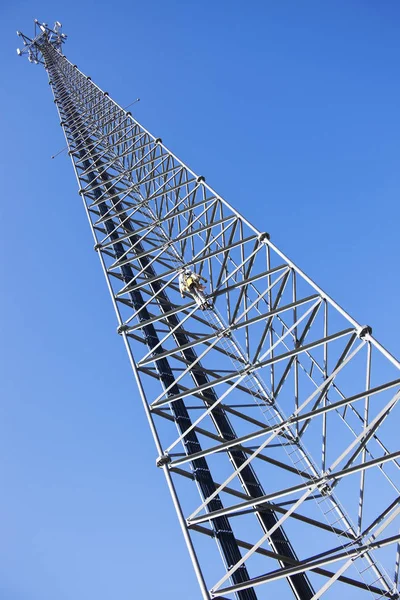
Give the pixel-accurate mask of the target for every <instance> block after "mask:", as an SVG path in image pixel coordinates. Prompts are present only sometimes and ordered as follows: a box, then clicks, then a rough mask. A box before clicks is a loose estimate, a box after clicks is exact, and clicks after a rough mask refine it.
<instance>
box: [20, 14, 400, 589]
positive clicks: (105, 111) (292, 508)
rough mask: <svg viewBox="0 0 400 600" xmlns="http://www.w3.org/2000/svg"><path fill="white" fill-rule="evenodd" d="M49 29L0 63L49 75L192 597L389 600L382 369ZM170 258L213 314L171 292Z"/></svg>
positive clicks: (313, 290) (391, 541)
mask: <svg viewBox="0 0 400 600" xmlns="http://www.w3.org/2000/svg"><path fill="white" fill-rule="evenodd" d="M60 29H61V25H60V24H59V23H58V22H57V23H56V24H55V26H54V28H53V29H51V28H49V27H48V26H47V25H46V24H40V23H38V22H37V21H35V35H34V38H33V39H30V38H28V37H27V36H25V35H23V34H20V33H19V35H20V36H22V38H23V41H24V48H23V50H22V51H21V50H18V53H19V54H25V53H26V54H28V56H29V59H30V60H31V61H32V62H35V63H41V64H43V65H44V67H45V69H46V71H47V73H48V76H49V83H50V85H51V88H52V90H53V94H54V102H55V104H56V106H57V109H58V111H59V114H60V119H61V125H62V127H63V129H64V133H65V137H66V140H67V144H68V149H69V155H70V156H71V159H72V163H73V166H74V170H75V174H76V177H77V180H78V184H79V194H80V195H81V197H82V200H83V204H84V207H85V211H86V214H87V217H88V220H89V223H90V227H91V231H92V234H93V237H94V240H95V250H96V251H97V253H98V256H99V259H100V262H101V265H102V268H103V271H104V275H105V277H106V281H107V285H108V289H109V292H110V295H111V298H112V302H113V306H114V309H115V312H116V315H117V319H118V333H119V334H120V335H121V337H122V339H123V342H124V344H125V347H126V350H127V352H128V356H129V360H130V364H131V367H132V370H133V373H134V376H135V379H136V383H137V386H138V389H139V395H140V398H141V401H142V404H143V407H144V410H145V412H146V415H147V419H148V423H149V426H150V430H151V433H152V435H153V438H154V442H155V444H156V448H157V453H158V459H157V466H158V467H159V469H160V470H161V471H162V472H163V473H164V476H165V479H166V481H167V485H168V488H169V491H170V494H171V497H172V501H173V503H174V506H175V509H176V513H177V515H178V519H179V522H180V526H181V529H182V532H183V536H184V539H185V542H186V545H187V548H188V551H189V553H190V557H191V560H192V563H193V566H194V569H195V572H196V576H197V579H198V582H199V585H200V589H201V596H202V598H204V599H210V598H226V599H227V598H239V599H240V600H256V599H257V598H259V599H261V598H282V599H284V598H292V597H293V596H294V597H295V598H298V599H299V600H309V599H311V598H312V599H313V600H317V598H321V597H322V596H323V597H324V598H326V599H337V598H338V597H339V595H340V594H342V597H343V598H345V599H349V598H351V599H353V598H354V599H358V598H370V597H374V598H399V597H400V594H399V587H398V571H399V555H400V553H399V552H400V551H399V541H400V535H399V513H400V495H399V468H400V463H399V458H400V451H399V450H396V444H395V442H396V441H397V432H396V421H395V419H396V418H398V410H399V408H398V407H397V402H398V400H399V398H400V391H399V388H400V376H399V368H400V363H399V362H398V361H397V360H396V359H395V358H394V357H393V356H391V354H389V352H387V351H386V350H385V349H384V348H383V347H382V346H381V345H380V344H379V342H377V341H376V340H375V339H374V338H373V336H372V330H371V328H370V327H368V326H361V325H359V323H357V321H355V320H354V319H353V318H352V317H350V316H349V315H348V314H347V313H346V312H345V311H344V310H343V309H342V308H341V307H340V306H338V304H337V303H335V302H334V301H333V300H332V299H331V298H330V297H329V296H328V295H327V294H326V293H324V292H323V291H322V290H321V289H320V288H319V287H318V286H317V285H316V284H315V283H314V282H313V281H312V280H311V279H310V278H309V277H307V275H305V274H304V273H303V272H302V271H301V270H300V269H299V268H298V267H297V266H296V265H295V264H294V263H293V262H292V261H291V260H289V259H288V258H287V257H286V256H285V255H284V254H283V253H282V252H281V251H280V250H279V249H278V248H277V247H276V246H275V245H274V244H273V242H272V241H271V240H270V237H269V235H268V234H267V233H263V232H260V231H258V230H257V228H255V227H254V226H253V225H252V224H251V223H249V222H248V221H247V220H246V219H245V218H244V217H242V216H241V215H240V214H239V213H238V212H237V211H236V210H235V209H234V208H233V207H231V206H230V205H229V204H228V203H227V202H226V201H225V200H224V199H223V198H222V197H221V196H220V195H219V194H217V193H216V192H215V191H214V190H213V189H212V188H211V187H210V186H209V185H208V183H206V181H205V178H204V177H202V176H198V175H197V174H196V173H194V172H193V171H192V170H191V169H189V168H188V167H187V166H186V165H185V164H184V163H182V162H181V161H180V160H179V159H178V158H177V157H176V156H175V155H174V154H172V153H171V152H170V151H169V150H168V149H167V148H166V147H165V145H164V144H163V142H162V140H161V139H159V138H158V139H156V138H154V137H153V136H152V135H151V134H150V133H149V132H148V131H146V129H144V128H143V127H142V126H141V125H140V124H139V123H138V122H137V121H136V120H135V119H134V118H133V116H132V115H131V113H130V112H127V111H126V110H124V109H122V108H121V107H120V106H119V105H118V104H116V103H115V102H114V101H113V100H112V99H111V98H110V97H109V95H108V93H107V92H103V91H102V90H101V89H100V88H99V87H98V86H97V85H95V84H94V83H93V82H92V81H91V79H90V77H87V76H85V75H84V74H83V73H82V72H81V71H79V69H78V68H77V66H76V65H72V64H71V63H70V62H69V61H68V60H67V58H66V57H65V56H64V55H63V54H62V43H63V42H64V39H65V35H64V34H61V33H60ZM183 266H190V267H191V268H192V269H193V270H195V271H196V272H197V273H199V274H202V275H205V276H206V277H207V279H208V292H209V297H210V298H211V299H212V300H213V302H214V306H215V309H214V310H207V311H203V312H202V311H199V309H198V308H197V305H196V303H195V302H194V301H193V300H191V299H190V298H189V297H186V298H185V300H182V299H181V298H180V296H179V290H178V283H177V280H178V275H179V270H180V269H181V268H182V267H183ZM396 412H397V414H396ZM389 415H390V417H389ZM378 490H379V492H378ZM199 496H200V500H199ZM160 535H162V533H161V534H160ZM215 542H216V544H215ZM218 550H219V553H220V556H221V558H222V561H221V560H220V558H219V557H218V556H217V554H218ZM184 597H185V598H186V597H187V595H186V594H184V595H182V598H184ZM190 597H197V594H196V592H195V591H193V594H192V595H191V596H190Z"/></svg>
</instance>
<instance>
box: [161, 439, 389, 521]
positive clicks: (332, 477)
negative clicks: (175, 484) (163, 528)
mask: <svg viewBox="0 0 400 600" xmlns="http://www.w3.org/2000/svg"><path fill="white" fill-rule="evenodd" d="M399 456H400V450H399V451H397V452H393V453H391V454H387V455H386V456H381V457H379V458H374V459H373V460H369V461H366V462H364V463H362V464H359V465H354V466H353V467H349V468H348V469H343V470H341V471H336V472H332V473H328V474H327V475H324V476H323V477H315V478H314V480H313V482H312V483H311V482H307V483H301V484H299V485H294V486H292V487H290V488H285V489H283V490H279V491H278V492H274V493H273V494H266V495H265V496H261V497H260V498H254V499H252V500H249V501H247V502H241V503H239V504H236V505H234V506H229V507H226V508H221V509H220V510H215V511H213V512H209V513H207V514H206V515H203V516H201V517H194V518H193V519H188V520H187V523H188V525H192V524H194V523H203V522H204V521H210V520H211V519H216V518H218V517H222V515H228V514H233V513H236V512H240V511H241V510H242V509H247V508H249V507H251V506H253V507H255V506H258V505H260V504H263V503H264V502H265V501H271V500H275V499H276V498H282V497H283V496H289V495H291V494H296V493H297V492H301V491H303V490H307V489H311V487H313V486H317V485H318V484H320V483H324V482H326V481H336V480H337V479H342V478H343V477H347V476H348V475H353V473H358V472H360V471H365V470H366V469H370V468H372V467H375V466H376V465H381V464H383V463H386V462H390V461H392V460H395V459H396V458H398V457H399ZM170 465H171V466H172V463H170Z"/></svg>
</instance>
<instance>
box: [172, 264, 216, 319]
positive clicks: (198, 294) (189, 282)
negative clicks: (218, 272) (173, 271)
mask: <svg viewBox="0 0 400 600" xmlns="http://www.w3.org/2000/svg"><path fill="white" fill-rule="evenodd" d="M201 279H202V280H203V281H204V282H207V279H205V277H203V276H202V275H198V274H197V273H195V272H194V271H191V270H190V269H189V268H184V269H182V271H181V273H180V275H179V290H180V292H181V296H182V298H183V297H184V294H185V293H187V294H190V295H191V296H192V297H193V298H194V300H195V301H196V304H197V306H198V307H199V308H200V309H201V310H205V309H206V308H212V307H213V306H212V303H211V302H210V301H209V300H207V298H206V296H205V294H204V290H205V286H204V285H203V284H202V283H201V282H200V280H201Z"/></svg>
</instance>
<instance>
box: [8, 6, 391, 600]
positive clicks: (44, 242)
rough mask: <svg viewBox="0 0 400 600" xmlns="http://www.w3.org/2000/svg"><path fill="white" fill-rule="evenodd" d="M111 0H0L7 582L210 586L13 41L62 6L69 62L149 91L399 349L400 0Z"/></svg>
mask: <svg viewBox="0 0 400 600" xmlns="http://www.w3.org/2000/svg"><path fill="white" fill-rule="evenodd" d="M114 6H115V12H114V14H112V15H111V14H110V7H109V3H105V2H101V1H100V2H97V3H94V2H93V3H91V2H87V1H85V0H83V1H82V2H79V3H78V2H77V1H76V0H71V1H70V2H68V3H60V2H49V1H47V2H46V1H40V0H38V1H37V2H30V1H29V2H20V1H15V2H13V3H9V5H8V6H5V5H4V4H3V6H2V8H1V9H0V16H1V28H2V36H1V42H0V45H1V52H2V70H3V73H2V81H3V92H2V94H1V96H0V114H1V118H2V139H3V143H2V144H1V147H0V155H1V161H0V162H1V174H2V183H3V185H2V192H3V193H2V203H1V222H2V224H3V231H2V235H1V239H0V247H1V256H2V260H1V281H2V284H3V285H2V294H1V298H0V309H1V310H0V315H1V316H0V325H1V339H2V344H1V348H0V353H1V363H0V364H1V371H2V376H1V383H2V386H1V387H2V392H3V393H2V402H1V404H0V457H1V459H0V478H1V482H2V494H1V497H0V514H1V515H2V518H1V520H0V530H1V535H0V598H5V599H6V600H39V599H40V600H50V599H51V600H53V599H54V598H57V599H58V600H72V599H74V600H81V599H82V600H83V599H84V598H85V599H86V598H92V597H93V598H96V599H97V600H105V599H109V598H111V597H118V598H120V599H121V600H123V599H125V598H126V599H128V598H136V597H139V596H141V597H142V596H144V597H146V598H157V597H162V598H165V599H166V600H168V599H169V598H171V599H172V598H195V597H197V593H198V592H197V587H196V586H197V584H196V582H195V578H194V575H193V574H192V571H191V567H190V564H189V560H188V558H187V555H186V550H185V548H184V545H183V541H182V540H181V538H180V537H179V536H180V533H179V529H178V525H177V522H176V517H175V515H174V513H173V508H172V505H171V502H170V499H169V496H168V492H167V489H166V486H165V483H164V480H163V478H162V477H161V476H160V473H159V472H158V471H157V470H156V468H155V467H154V463H155V450H154V447H153V442H152V439H151V436H150V432H149V431H148V430H147V424H146V421H145V418H144V415H143V413H142V410H141V407H140V406H139V404H138V402H137V395H136V389H135V385H134V381H133V378H132V377H131V374H130V369H129V364H128V361H127V358H126V356H125V351H124V348H123V345H122V343H121V340H120V339H119V337H118V336H117V335H116V332H115V327H116V323H115V318H114V314H113V310H112V306H111V303H110V300H109V297H108V294H107V289H106V285H105V282H104V280H103V276H102V273H101V269H100V265H99V264H98V259H97V256H96V254H95V253H94V252H93V250H92V239H91V235H90V232H89V228H88V225H87V222H86V217H85V215H84V212H83V210H82V205H81V203H80V199H79V196H78V195H77V193H76V192H77V186H76V182H75V179H74V175H73V171H72V167H71V164H70V162H69V158H68V157H67V156H66V154H64V155H61V156H59V157H58V158H57V159H55V160H51V159H50V157H51V155H52V154H54V153H55V152H57V151H58V150H60V149H61V148H63V146H64V140H63V136H62V131H61V128H60V127H59V124H58V117H57V113H56V109H55V107H54V104H53V102H52V95H51V92H50V89H49V86H48V85H47V79H46V75H45V72H44V70H43V69H42V68H41V67H39V66H34V65H31V64H29V63H28V61H27V60H26V59H24V60H23V59H19V58H18V57H17V55H16V53H15V48H16V47H17V46H18V43H19V40H18V38H17V37H16V36H15V31H16V30H17V29H20V30H22V31H23V32H24V33H26V34H27V35H30V34H31V33H32V27H33V24H32V21H33V18H35V17H36V18H38V19H39V20H45V21H47V22H49V23H52V22H53V21H54V20H56V19H59V20H60V21H61V22H62V23H63V25H64V31H65V32H66V33H67V34H68V41H67V45H66V47H65V53H66V54H67V56H68V58H70V59H71V61H72V62H74V63H77V64H78V66H79V67H80V68H81V70H82V71H83V72H84V73H86V74H88V75H91V76H92V79H93V80H94V81H96V83H98V85H100V86H101V87H102V88H103V89H105V90H107V91H108V92H109V93H110V95H112V96H113V97H114V98H115V99H116V100H117V101H118V102H119V103H120V104H121V105H123V106H125V105H127V104H129V103H131V102H132V101H133V100H134V99H135V98H137V97H138V96H139V97H140V98H141V102H140V103H139V104H137V105H136V106H135V107H134V108H135V110H134V116H135V117H136V118H137V119H138V120H139V121H140V122H141V123H142V124H143V125H144V126H145V127H147V128H148V129H149V130H150V131H151V132H153V133H154V134H155V135H157V136H160V137H162V139H163V141H164V142H165V143H166V144H167V145H168V146H169V148H170V149H171V150H172V151H174V152H175V153H176V154H177V155H178V156H179V157H180V158H182V159H183V160H184V161H185V162H186V163H187V164H188V165H190V166H193V168H195V169H196V171H197V172H200V173H203V174H204V175H205V176H206V177H207V181H208V182H209V183H210V184H211V185H212V186H213V187H214V188H215V189H217V190H218V191H219V193H221V194H222V195H223V197H225V198H226V199H227V200H228V201H229V202H230V203H232V204H233V205H234V206H235V207H236V208H238V209H239V210H240V211H241V212H242V213H243V214H244V215H245V216H246V217H248V219H249V220H253V221H257V224H258V225H259V226H260V228H261V229H263V230H267V231H269V232H270V234H271V236H272V239H273V241H274V242H275V243H276V244H277V245H278V246H279V247H280V248H281V249H282V250H283V251H284V252H285V253H286V254H288V255H289V256H290V257H291V258H292V259H294V260H295V262H296V263H297V264H298V265H299V266H300V267H302V268H303V269H304V270H305V271H306V272H307V274H308V275H310V276H311V277H312V278H313V279H314V280H316V282H317V283H318V284H319V285H321V287H322V288H323V289H325V290H326V291H327V292H328V293H329V294H330V295H332V296H333V298H334V299H335V300H337V301H338V302H339V303H340V304H341V305H343V306H344V308H346V309H347V310H348V311H349V312H350V314H352V315H354V316H355V317H356V318H357V320H358V321H359V322H365V323H368V324H370V325H371V326H372V327H373V331H374V334H375V336H376V337H377V338H378V339H379V340H380V341H381V342H382V343H383V344H384V345H385V346H386V347H387V348H388V349H389V350H390V351H391V352H392V353H394V354H395V355H397V356H399V355H400V342H399V325H398V310H397V306H398V292H399V287H400V286H399V274H398V273H399V270H398V264H399V249H398V223H399V217H400V208H399V202H398V196H399V188H400V169H399V149H398V144H399V142H398V140H399V137H400V136H399V134H400V124H399V118H398V106H399V101H400V83H399V79H398V65H399V59H400V42H399V39H398V22H399V18H400V6H399V4H398V3H397V2H395V1H390V0H384V1H381V2H375V1H372V0H359V1H355V0H347V1H343V0H341V1H339V0H338V1H337V2H320V1H317V0H305V1H304V2H298V1H295V0H282V1H281V2H275V1H272V0H267V1H265V2H261V1H253V2H248V3H243V2H236V1H234V2H227V1H214V2H212V1H211V0H205V1H203V2H202V3H194V2H186V3H185V2H177V1H174V0H171V1H170V2H162V1H161V0H154V1H153V2H152V3H144V2H142V3H135V2H127V1H125V0H124V1H121V2H119V3H118V4H115V5H114ZM161 528H162V534H158V533H157V529H161ZM175 561H176V562H177V563H179V565H180V567H179V574H180V579H178V577H176V576H172V575H171V572H173V569H174V567H173V562H175ZM154 568H155V572H156V573H157V576H154ZM182 588H183V589H186V590H187V594H182Z"/></svg>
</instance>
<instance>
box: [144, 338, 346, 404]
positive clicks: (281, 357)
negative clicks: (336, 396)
mask: <svg viewBox="0 0 400 600" xmlns="http://www.w3.org/2000/svg"><path fill="white" fill-rule="evenodd" d="M353 331H354V329H344V330H343V331H339V332H338V333H334V334H332V335H330V336H327V337H326V338H322V339H320V340H317V341H316V342H311V343H309V344H306V345H305V346H301V347H300V348H296V349H295V350H291V351H290V352H285V353H284V354H280V355H278V356H274V357H273V358H270V359H268V360H265V361H262V362H259V363H255V364H252V365H251V367H250V370H251V371H252V372H253V371H256V370H258V369H261V368H262V367H265V366H267V365H272V364H275V363H277V362H280V361H282V360H286V359H287V358H289V357H291V356H295V355H296V354H301V353H302V352H306V351H307V350H310V349H312V348H317V347H318V346H321V345H322V344H325V343H327V342H330V341H333V340H334V339H339V338H341V337H343V336H345V335H348V334H349V333H352V332H353ZM248 369H249V368H247V370H248ZM245 371H246V369H244V370H242V371H238V372H237V373H235V374H233V375H227V376H225V377H220V378H219V379H214V380H213V381H211V382H208V383H204V384H203V385H200V386H198V387H196V388H192V389H190V390H187V391H186V392H183V393H180V394H176V395H174V396H170V397H169V398H168V399H167V400H162V401H160V402H158V403H157V404H153V405H151V406H152V407H155V406H161V405H163V404H168V403H169V402H175V401H176V400H180V399H182V398H186V397H187V396H191V395H195V394H196V393H199V392H201V391H203V390H206V389H209V388H211V387H213V386H215V385H220V384H221V383H225V382H227V381H230V380H232V379H235V378H236V377H241V376H242V375H244V374H245Z"/></svg>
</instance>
